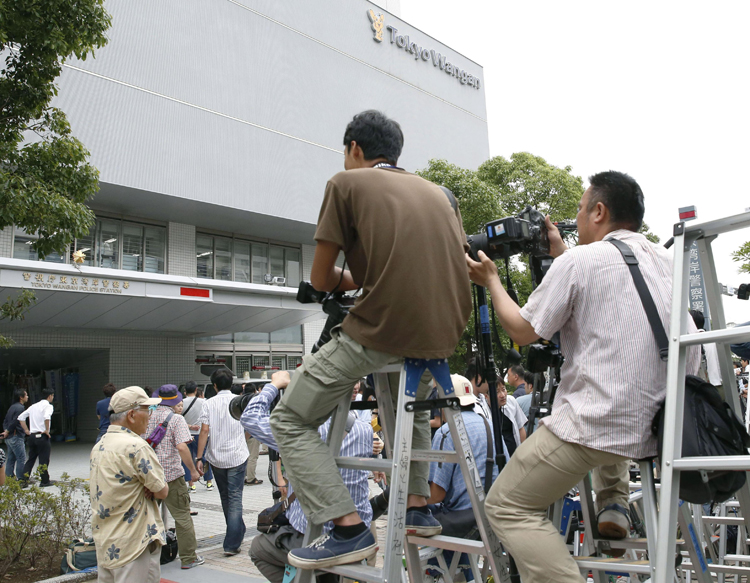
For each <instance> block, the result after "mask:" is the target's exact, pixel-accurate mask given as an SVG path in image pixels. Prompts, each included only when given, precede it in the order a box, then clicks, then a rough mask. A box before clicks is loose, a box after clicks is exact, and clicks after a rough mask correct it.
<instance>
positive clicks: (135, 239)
mask: <svg viewBox="0 0 750 583" xmlns="http://www.w3.org/2000/svg"><path fill="white" fill-rule="evenodd" d="M36 238H37V237H36V236H35V235H29V234H27V233H26V232H25V231H23V229H18V228H17V229H16V230H15V236H14V242H13V257H15V258H16V259H30V260H33V261H37V260H38V259H39V255H38V253H37V252H36V251H35V250H34V249H32V248H31V243H32V242H33V241H34V240H35V239H36ZM75 251H81V252H82V253H83V254H84V259H83V265H87V266H89V267H106V268H109V269H125V270H127V271H145V272H147V273H164V268H165V258H166V252H167V230H166V229H165V228H164V227H156V226H151V225H141V224H138V223H131V222H126V221H120V220H116V219H106V218H100V219H96V222H95V223H94V225H93V226H92V227H91V230H90V231H89V233H88V234H87V235H84V236H83V237H81V238H79V239H76V240H75V241H74V242H73V244H72V245H71V246H70V248H69V250H68V251H67V252H66V253H65V255H64V256H63V255H59V254H57V253H53V254H50V255H48V256H47V257H45V259H44V260H45V261H52V262H55V263H70V262H71V255H72V253H73V252H75Z"/></svg>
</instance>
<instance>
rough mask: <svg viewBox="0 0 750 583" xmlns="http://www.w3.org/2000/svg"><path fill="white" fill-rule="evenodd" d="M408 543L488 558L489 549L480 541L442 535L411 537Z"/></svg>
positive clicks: (408, 537) (407, 539) (408, 538)
mask: <svg viewBox="0 0 750 583" xmlns="http://www.w3.org/2000/svg"><path fill="white" fill-rule="evenodd" d="M406 541H407V542H408V543H409V544H412V545H421V546H426V547H436V548H438V549H445V550H448V551H457V552H461V553H468V554H470V555H482V556H483V557H486V556H487V549H486V548H485V546H484V543H483V542H482V541H480V540H468V539H464V538H455V537H452V536H442V535H437V536H430V537H426V536H417V535H410V536H407V537H406Z"/></svg>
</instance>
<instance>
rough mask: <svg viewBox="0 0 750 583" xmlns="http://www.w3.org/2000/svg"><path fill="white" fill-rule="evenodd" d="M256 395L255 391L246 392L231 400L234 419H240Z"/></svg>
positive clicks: (230, 410) (230, 407) (230, 404)
mask: <svg viewBox="0 0 750 583" xmlns="http://www.w3.org/2000/svg"><path fill="white" fill-rule="evenodd" d="M254 396H255V393H245V394H244V395H238V396H237V397H235V398H234V399H232V400H231V401H229V414H230V415H231V416H232V418H233V419H236V420H237V421H239V420H240V417H242V413H244V411H245V408H246V407H247V404H248V403H249V402H250V399H252V398H253V397H254Z"/></svg>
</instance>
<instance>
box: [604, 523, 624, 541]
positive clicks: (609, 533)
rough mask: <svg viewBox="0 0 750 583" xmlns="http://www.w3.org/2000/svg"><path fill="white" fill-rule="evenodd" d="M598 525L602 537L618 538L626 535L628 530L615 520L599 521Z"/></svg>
mask: <svg viewBox="0 0 750 583" xmlns="http://www.w3.org/2000/svg"><path fill="white" fill-rule="evenodd" d="M598 526H599V534H600V535H601V536H602V537H605V538H609V539H613V540H620V539H623V538H625V537H627V536H628V531H626V530H625V529H624V528H623V527H622V526H620V525H619V524H617V523H616V522H600V523H599V525H598Z"/></svg>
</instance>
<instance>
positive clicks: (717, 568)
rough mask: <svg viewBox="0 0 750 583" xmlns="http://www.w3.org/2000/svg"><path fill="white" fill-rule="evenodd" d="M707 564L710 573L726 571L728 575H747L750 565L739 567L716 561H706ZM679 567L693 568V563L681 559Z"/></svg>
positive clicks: (749, 571)
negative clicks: (718, 563)
mask: <svg viewBox="0 0 750 583" xmlns="http://www.w3.org/2000/svg"><path fill="white" fill-rule="evenodd" d="M707 566H708V570H709V571H710V572H712V573H726V574H729V575H749V574H750V567H740V566H737V565H717V564H716V563H708V564H707ZM679 568H680V569H687V570H690V569H692V568H693V565H692V563H691V562H690V561H689V560H687V559H683V561H682V564H681V565H680V567H679Z"/></svg>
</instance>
